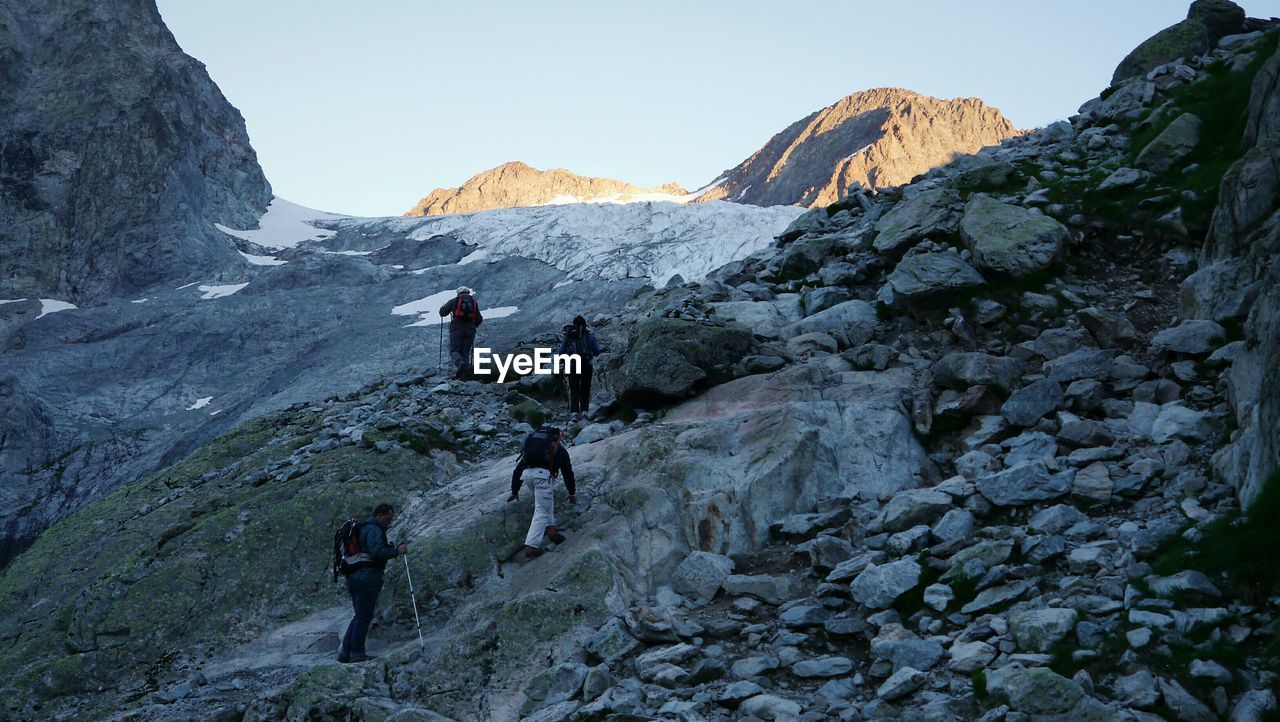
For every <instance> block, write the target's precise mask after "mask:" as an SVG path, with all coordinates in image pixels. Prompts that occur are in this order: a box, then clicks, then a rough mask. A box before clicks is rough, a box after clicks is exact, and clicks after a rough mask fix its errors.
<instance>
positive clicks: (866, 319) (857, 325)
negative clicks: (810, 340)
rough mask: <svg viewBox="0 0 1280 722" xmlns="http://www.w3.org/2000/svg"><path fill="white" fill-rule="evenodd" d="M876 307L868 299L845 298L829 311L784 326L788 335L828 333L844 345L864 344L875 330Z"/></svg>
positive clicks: (846, 346) (842, 346)
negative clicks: (845, 299)
mask: <svg viewBox="0 0 1280 722" xmlns="http://www.w3.org/2000/svg"><path fill="white" fill-rule="evenodd" d="M877 322H878V319H877V318H876V310H875V308H873V307H872V306H871V304H869V303H867V302H866V301H859V300H853V301H845V302H844V303H838V304H836V305H834V306H832V307H831V308H828V309H826V310H825V311H819V312H818V313H815V314H813V315H812V316H808V317H806V318H803V319H801V320H800V321H798V322H796V323H793V324H791V325H789V326H787V327H786V329H784V331H783V333H784V335H785V336H799V335H801V334H807V333H825V334H828V335H830V336H831V337H832V338H834V339H836V341H837V342H839V344H840V347H841V348H853V347H854V346H861V345H862V344H864V343H866V342H867V341H869V340H871V336H872V334H873V333H875V329H876V323H877Z"/></svg>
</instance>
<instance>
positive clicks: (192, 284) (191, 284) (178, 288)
mask: <svg viewBox="0 0 1280 722" xmlns="http://www.w3.org/2000/svg"><path fill="white" fill-rule="evenodd" d="M197 283H199V281H192V282H191V283H188V284H187V285H185V286H178V287H177V288H175V289H173V290H175V291H181V290H182V289H184V288H191V287H192V286H194V285H196V284H197Z"/></svg>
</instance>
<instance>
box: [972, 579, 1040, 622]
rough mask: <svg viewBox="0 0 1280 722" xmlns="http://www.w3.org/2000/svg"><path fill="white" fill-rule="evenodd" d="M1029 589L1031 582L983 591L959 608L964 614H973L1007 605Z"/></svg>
mask: <svg viewBox="0 0 1280 722" xmlns="http://www.w3.org/2000/svg"><path fill="white" fill-rule="evenodd" d="M1031 587H1032V584H1031V582H1028V581H1022V582H1014V583H1012V584H1005V585H1002V586H999V587H991V588H990V589H984V590H982V591H981V592H979V593H978V596H977V597H974V599H973V601H972V602H969V603H968V604H966V605H964V606H963V607H961V608H960V611H961V612H963V613H965V614H975V613H977V612H982V611H985V610H988V609H991V608H993V607H998V606H1000V605H1002V604H1008V603H1009V602H1012V601H1013V600H1015V599H1017V598H1018V597H1021V596H1022V595H1023V594H1026V593H1027V590H1028V589H1030V588H1031Z"/></svg>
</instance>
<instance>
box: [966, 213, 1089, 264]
mask: <svg viewBox="0 0 1280 722" xmlns="http://www.w3.org/2000/svg"><path fill="white" fill-rule="evenodd" d="M960 233H961V235H962V236H963V237H964V240H965V243H966V244H967V245H968V247H969V250H971V251H972V252H973V263H974V266H976V267H977V269H978V270H979V271H990V272H992V273H996V274H1000V275H1006V276H1013V277H1015V278H1020V277H1022V276H1026V275H1029V274H1031V273H1035V272H1038V271H1043V270H1045V269H1046V268H1048V267H1049V266H1051V265H1052V264H1053V263H1054V262H1055V261H1056V260H1057V259H1058V256H1059V255H1060V254H1061V253H1062V249H1063V248H1064V246H1065V245H1066V243H1067V240H1068V238H1069V233H1068V232H1067V228H1066V226H1064V225H1062V224H1061V223H1059V222H1058V221H1056V220H1054V219H1052V218H1050V217H1048V216H1046V215H1043V214H1041V213H1037V212H1035V211H1031V210H1027V209H1025V208H1021V207H1019V206H1015V205H1010V204H1008V203H1001V202H1000V201H997V200H995V199H993V198H991V197H989V196H986V195H982V194H975V195H973V196H971V197H970V198H969V202H968V203H966V204H965V209H964V217H963V218H962V219H961V221H960Z"/></svg>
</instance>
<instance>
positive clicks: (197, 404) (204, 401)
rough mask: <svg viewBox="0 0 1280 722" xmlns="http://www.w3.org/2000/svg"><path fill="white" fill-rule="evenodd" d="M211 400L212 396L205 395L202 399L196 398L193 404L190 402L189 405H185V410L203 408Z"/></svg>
mask: <svg viewBox="0 0 1280 722" xmlns="http://www.w3.org/2000/svg"><path fill="white" fill-rule="evenodd" d="M212 401H213V397H212V396H206V397H204V398H203V399H196V402H195V403H194V404H191V405H190V406H188V407H187V411H195V410H196V409H203V408H204V407H206V406H208V405H209V403H210V402H212Z"/></svg>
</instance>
